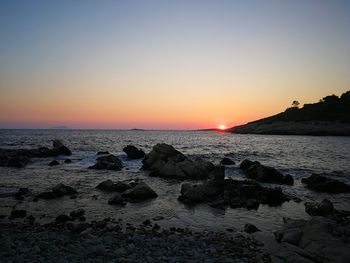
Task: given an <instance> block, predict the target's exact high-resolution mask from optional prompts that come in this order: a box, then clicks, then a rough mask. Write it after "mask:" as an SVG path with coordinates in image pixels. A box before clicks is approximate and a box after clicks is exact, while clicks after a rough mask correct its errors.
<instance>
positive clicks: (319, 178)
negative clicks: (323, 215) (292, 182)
mask: <svg viewBox="0 0 350 263" xmlns="http://www.w3.org/2000/svg"><path fill="white" fill-rule="evenodd" d="M325 175H327V174H322V175H319V174H312V175H311V176H310V177H308V178H303V179H302V180H301V182H302V183H304V184H306V187H307V188H308V189H311V190H314V191H317V192H326V193H331V194H338V193H350V185H348V184H345V183H343V182H340V181H338V180H336V179H333V178H329V177H326V176H325Z"/></svg>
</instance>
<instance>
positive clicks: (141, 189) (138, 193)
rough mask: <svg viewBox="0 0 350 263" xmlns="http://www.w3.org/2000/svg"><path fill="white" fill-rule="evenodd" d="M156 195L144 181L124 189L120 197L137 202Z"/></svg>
mask: <svg viewBox="0 0 350 263" xmlns="http://www.w3.org/2000/svg"><path fill="white" fill-rule="evenodd" d="M157 196H158V195H157V193H156V192H154V191H153V189H152V188H150V187H149V186H148V185H147V184H146V183H144V182H140V183H138V184H137V185H136V186H134V187H133V188H131V189H129V190H126V191H125V192H124V193H123V194H122V197H124V198H127V199H129V200H131V201H134V202H138V201H143V200H147V199H152V198H156V197H157Z"/></svg>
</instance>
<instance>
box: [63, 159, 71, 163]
mask: <svg viewBox="0 0 350 263" xmlns="http://www.w3.org/2000/svg"><path fill="white" fill-rule="evenodd" d="M64 163H72V160H71V159H66V160H64Z"/></svg>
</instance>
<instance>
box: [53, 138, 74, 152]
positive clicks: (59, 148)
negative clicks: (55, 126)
mask: <svg viewBox="0 0 350 263" xmlns="http://www.w3.org/2000/svg"><path fill="white" fill-rule="evenodd" d="M52 145H53V149H52V151H53V153H54V154H55V155H72V152H71V150H69V149H68V148H67V147H66V146H64V145H63V143H62V142H61V141H60V140H54V141H53V142H52Z"/></svg>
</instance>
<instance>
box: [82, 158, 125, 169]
mask: <svg viewBox="0 0 350 263" xmlns="http://www.w3.org/2000/svg"><path fill="white" fill-rule="evenodd" d="M96 161H97V163H96V164H94V165H93V166H90V167H89V169H96V170H113V171H120V170H121V169H122V168H123V163H122V162H121V161H120V160H119V159H118V157H116V156H114V155H112V154H110V155H106V156H100V157H98V158H97V159H96Z"/></svg>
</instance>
